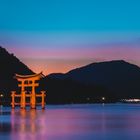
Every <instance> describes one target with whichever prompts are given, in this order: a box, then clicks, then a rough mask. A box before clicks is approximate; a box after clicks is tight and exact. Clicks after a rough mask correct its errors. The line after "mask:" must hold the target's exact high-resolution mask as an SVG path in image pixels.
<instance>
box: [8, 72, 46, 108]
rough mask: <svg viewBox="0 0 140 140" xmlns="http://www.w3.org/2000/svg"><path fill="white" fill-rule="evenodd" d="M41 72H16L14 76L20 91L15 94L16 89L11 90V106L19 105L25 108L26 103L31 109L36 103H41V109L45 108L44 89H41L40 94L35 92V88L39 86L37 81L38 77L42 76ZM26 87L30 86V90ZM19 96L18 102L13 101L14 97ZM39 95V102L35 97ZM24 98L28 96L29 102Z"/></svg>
mask: <svg viewBox="0 0 140 140" xmlns="http://www.w3.org/2000/svg"><path fill="white" fill-rule="evenodd" d="M43 77H44V75H43V74H42V73H39V74H34V75H19V74H16V75H15V78H16V79H17V80H18V82H19V83H18V87H20V88H21V93H20V94H16V91H12V95H11V96H12V103H11V105H12V108H15V105H20V107H21V108H22V109H25V108H26V105H30V107H31V109H35V108H36V105H41V106H42V109H44V108H45V96H46V95H45V91H41V94H36V92H35V88H36V87H38V86H39V83H37V81H38V80H40V78H43ZM27 87H31V90H27V89H26V88H27ZM16 97H17V98H20V102H19V103H17V102H15V98H16ZM37 97H41V99H42V100H41V103H37V100H36V98H37ZM26 98H30V102H27V101H26Z"/></svg>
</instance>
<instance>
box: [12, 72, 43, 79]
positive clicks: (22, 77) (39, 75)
mask: <svg viewBox="0 0 140 140" xmlns="http://www.w3.org/2000/svg"><path fill="white" fill-rule="evenodd" d="M14 77H15V78H16V79H30V78H38V79H40V78H43V77H44V75H43V74H42V72H40V73H38V74H32V75H20V74H15V76H14Z"/></svg>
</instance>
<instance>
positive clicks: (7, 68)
mask: <svg viewBox="0 0 140 140" xmlns="http://www.w3.org/2000/svg"><path fill="white" fill-rule="evenodd" d="M15 73H17V74H23V75H26V74H33V71H32V70H30V69H29V68H28V67H27V66H26V65H25V64H23V63H22V62H21V61H20V60H19V59H18V58H16V57H15V56H14V55H13V54H10V53H8V52H7V51H6V49H4V48H2V47H0V93H1V94H4V97H5V100H6V101H7V102H9V100H10V99H11V98H10V96H11V93H10V91H11V90H16V89H17V81H16V80H15V79H14V78H13V77H14V75H15Z"/></svg>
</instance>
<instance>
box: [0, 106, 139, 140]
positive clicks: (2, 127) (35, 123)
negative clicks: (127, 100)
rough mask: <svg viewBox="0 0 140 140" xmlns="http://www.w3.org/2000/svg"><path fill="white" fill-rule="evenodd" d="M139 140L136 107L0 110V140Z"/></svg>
mask: <svg viewBox="0 0 140 140" xmlns="http://www.w3.org/2000/svg"><path fill="white" fill-rule="evenodd" d="M27 139H29V140H124V139H126V140H140V105H139V104H90V105H89V104H86V105H58V106H55V105H54V106H50V105H48V106H46V109H45V110H41V109H38V110H30V109H27V110H20V109H15V110H11V108H5V107H1V108H0V140H27Z"/></svg>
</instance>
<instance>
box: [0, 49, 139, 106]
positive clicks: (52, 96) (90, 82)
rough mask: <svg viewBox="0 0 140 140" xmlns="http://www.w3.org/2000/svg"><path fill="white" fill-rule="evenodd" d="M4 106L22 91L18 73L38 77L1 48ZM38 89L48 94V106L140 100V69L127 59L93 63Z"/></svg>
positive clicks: (0, 100) (46, 81)
mask: <svg viewBox="0 0 140 140" xmlns="http://www.w3.org/2000/svg"><path fill="white" fill-rule="evenodd" d="M0 64H1V68H0V103H1V104H4V105H10V103H11V91H12V90H16V91H17V92H18V91H19V88H18V86H17V85H18V84H17V80H16V79H14V78H13V77H14V75H15V74H21V75H29V74H35V73H34V72H33V71H32V70H31V69H30V68H29V67H27V66H26V65H25V64H24V63H22V62H21V61H20V60H19V59H18V58H17V57H16V56H14V54H10V53H9V52H8V51H7V50H6V49H5V48H3V47H0ZM39 84H40V86H39V87H38V88H37V89H36V90H37V91H39V90H44V91H46V93H47V99H46V103H47V104H70V103H101V102H106V103H108V102H118V101H120V100H121V99H129V98H140V68H139V67H138V66H136V65H134V64H130V63H128V62H126V61H124V60H113V61H106V62H98V63H92V64H89V65H86V66H83V67H80V68H76V69H73V70H71V71H69V72H67V73H65V74H63V73H52V74H49V75H46V76H45V77H44V78H42V79H41V80H40V81H39Z"/></svg>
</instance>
